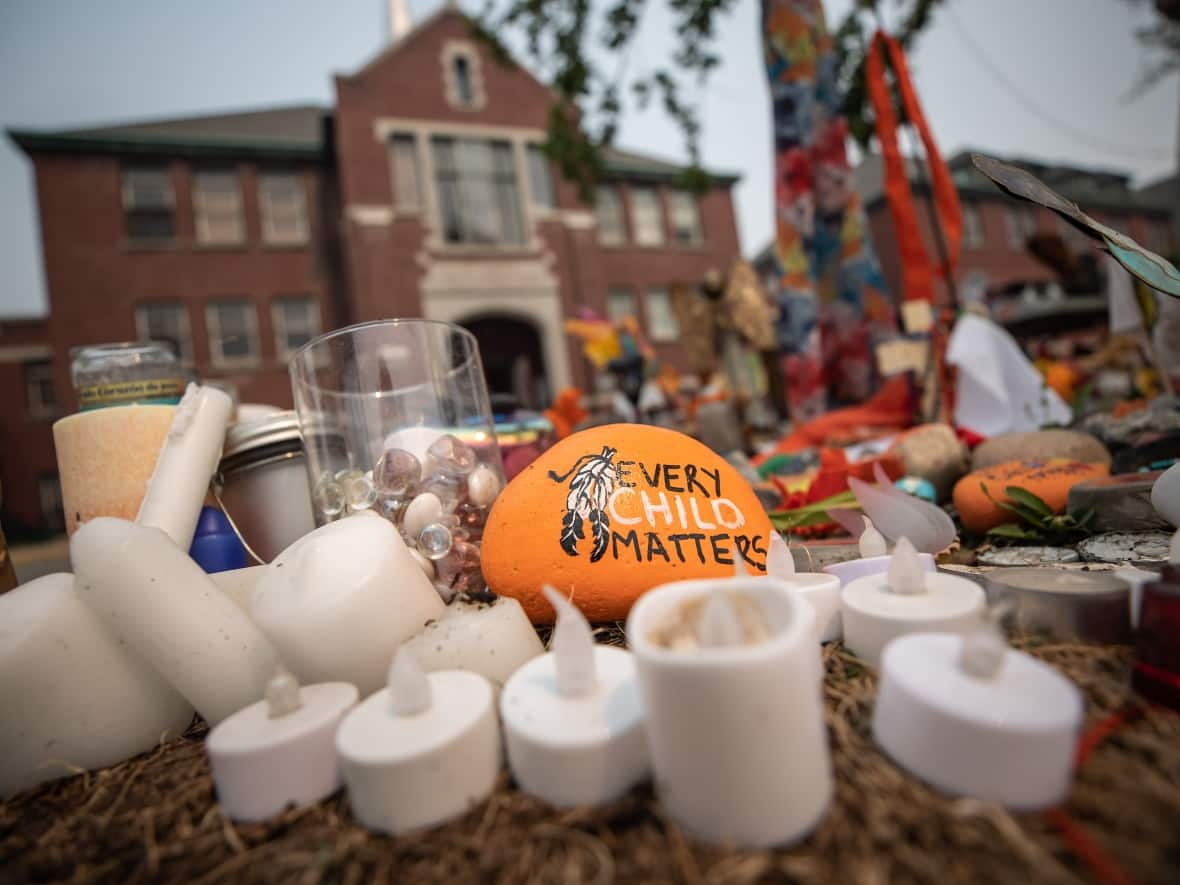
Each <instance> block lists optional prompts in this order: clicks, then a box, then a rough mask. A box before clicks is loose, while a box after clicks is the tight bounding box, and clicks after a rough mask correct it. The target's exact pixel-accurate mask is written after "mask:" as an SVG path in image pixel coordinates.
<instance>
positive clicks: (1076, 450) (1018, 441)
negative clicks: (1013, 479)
mask: <svg viewBox="0 0 1180 885" xmlns="http://www.w3.org/2000/svg"><path fill="white" fill-rule="evenodd" d="M1050 458H1068V459H1070V460H1071V461H1082V462H1086V463H1091V464H1109V463H1110V452H1109V451H1107V448H1106V446H1104V445H1103V444H1102V443H1101V442H1100V441H1099V440H1098V439H1097V438H1096V437H1094V436H1091V435H1090V434H1088V433H1078V432H1077V431H1074V430H1030V431H1027V432H1025V433H1005V434H1002V435H1000V436H994V437H992V438H991V439H989V440H987V441H986V442H982V443H980V444H979V446H977V447H976V449H975V451H974V452H973V453H972V455H971V469H972V470H980V469H982V468H984V467H991V466H993V465H995V464H1002V463H1004V462H1005V461H1048V460H1049V459H1050Z"/></svg>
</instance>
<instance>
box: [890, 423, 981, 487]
mask: <svg viewBox="0 0 1180 885" xmlns="http://www.w3.org/2000/svg"><path fill="white" fill-rule="evenodd" d="M893 451H895V452H896V453H897V454H898V455H900V456H901V460H902V461H903V462H904V463H905V471H906V473H907V474H908V475H910V476H919V477H921V478H922V479H925V480H927V481H928V482H930V484H931V485H933V486H934V491H935V493H936V494H937V495H938V500H939V501H945V500H946V498H947V497H948V496H949V495H950V493H951V489H952V488H954V485H955V483H956V482H957V481H958V479H959V477H961V476H962V475H963V474H964V473H966V472H967V469H968V466H969V465H970V463H971V456H970V455H969V454H968V452H967V447H966V446H965V445H964V444H963V441H962V440H961V439H959V438H958V437H957V436H955V432H954V430H952V429H951V428H950V426H949V425H947V424H925V425H923V426H921V427H917V428H915V429H913V430H911V431H909V432H908V433H906V434H905V435H903V436H902V437H901V439H899V440H898V441H897V444H896V445H895V446H894V447H893Z"/></svg>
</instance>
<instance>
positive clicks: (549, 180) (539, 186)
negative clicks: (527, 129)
mask: <svg viewBox="0 0 1180 885" xmlns="http://www.w3.org/2000/svg"><path fill="white" fill-rule="evenodd" d="M528 165H529V189H530V190H531V191H532V197H533V205H534V206H537V207H539V208H541V209H552V208H554V207H555V206H556V205H557V201H556V200H555V199H554V196H553V174H552V173H551V172H550V170H549V158H548V157H547V156H545V152H544V151H543V150H542V149H541V146H540V145H539V144H530V145H529V146H528Z"/></svg>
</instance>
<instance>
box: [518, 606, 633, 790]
mask: <svg viewBox="0 0 1180 885" xmlns="http://www.w3.org/2000/svg"><path fill="white" fill-rule="evenodd" d="M545 596H546V598H547V599H548V600H549V602H550V604H551V605H552V606H553V607H554V609H555V610H556V612H557V624H556V626H555V627H554V630H553V643H552V645H553V651H552V652H550V653H549V654H546V655H543V656H541V657H538V658H534V659H533V660H531V661H529V662H528V663H527V664H525V665H524V666H523V667H521V668H520V669H519V670H517V671H516V672H515V673H513V674H512V677H511V678H510V679H509V680H508V682H507V684H505V686H504V693H503V694H502V695H501V696H500V716H501V718H502V720H503V722H504V738H505V743H506V745H507V749H508V763H509V765H510V766H511V768H512V775H513V777H515V778H516V782H517V784H518V785H519V786H520V788H521V789H522V790H523V791H524V792H526V793H529V794H531V795H533V796H537V797H539V798H541V799H543V800H545V801H546V802H548V803H549V804H550V805H554V806H556V807H558V808H568V807H573V806H576V805H599V804H601V803H603V802H609V801H611V800H613V799H617V798H618V797H619V796H621V795H623V794H624V793H626V792H627V790H629V789H631V787H633V786H634V785H635V784H637V783H639V782H641V781H643V780H645V779H646V778H647V776H648V773H649V770H650V764H649V761H648V752H647V739H646V736H645V734H644V729H643V719H644V716H643V704H642V702H641V700H640V696H639V683H638V682H637V680H636V674H635V662H634V659H633V657H632V655H631V653H630V652H627V651H624V650H623V649H621V648H609V647H607V646H603V645H595V643H594V636H593V633H592V632H591V630H590V625H589V624H588V623H587V622H586V618H585V617H584V616H583V615H582V613H581V612H580V611H579V610H578V609H577V607H576V606H574V605H572V604H571V603H570V602H569V601H567V600H566V599H565V598H564V597H563V596H561V595H560V594H559V593H557V592H556V591H555V590H553V588H551V587H546V588H545Z"/></svg>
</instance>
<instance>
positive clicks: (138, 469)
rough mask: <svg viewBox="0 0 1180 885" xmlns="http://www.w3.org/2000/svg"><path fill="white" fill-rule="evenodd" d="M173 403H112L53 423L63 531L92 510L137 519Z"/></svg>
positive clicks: (86, 517) (91, 516)
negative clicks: (63, 519)
mask: <svg viewBox="0 0 1180 885" xmlns="http://www.w3.org/2000/svg"><path fill="white" fill-rule="evenodd" d="M175 414H176V406H143V405H133V406H111V407H110V408H107V409H94V410H92V411H89V412H80V413H78V414H76V415H67V416H66V417H65V418H61V419H60V420H58V421H55V422H54V424H53V447H54V450H55V451H56V452H57V473H58V476H59V477H60V479H61V501H62V509H63V510H64V511H65V517H66V531H67V532H68V533H69V534H71V535H72V534H73V533H74V532H75V531H77V529H78V526H80V525H81V524H82V523H84V522H88V521H89V520H91V519H94V517H96V516H117V517H119V518H120V519H135V514H137V513H138V512H139V508H140V505H141V504H142V503H143V493H144V491H145V490H146V489H147V483H148V479H149V478H150V477H151V475H152V471H153V470H154V469H155V467H156V460H157V459H158V458H159V456H160V449H161V448H162V447H163V445H164V439H165V437H167V435H168V427H169V425H171V424H172V418H173V416H174V415H175Z"/></svg>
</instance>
